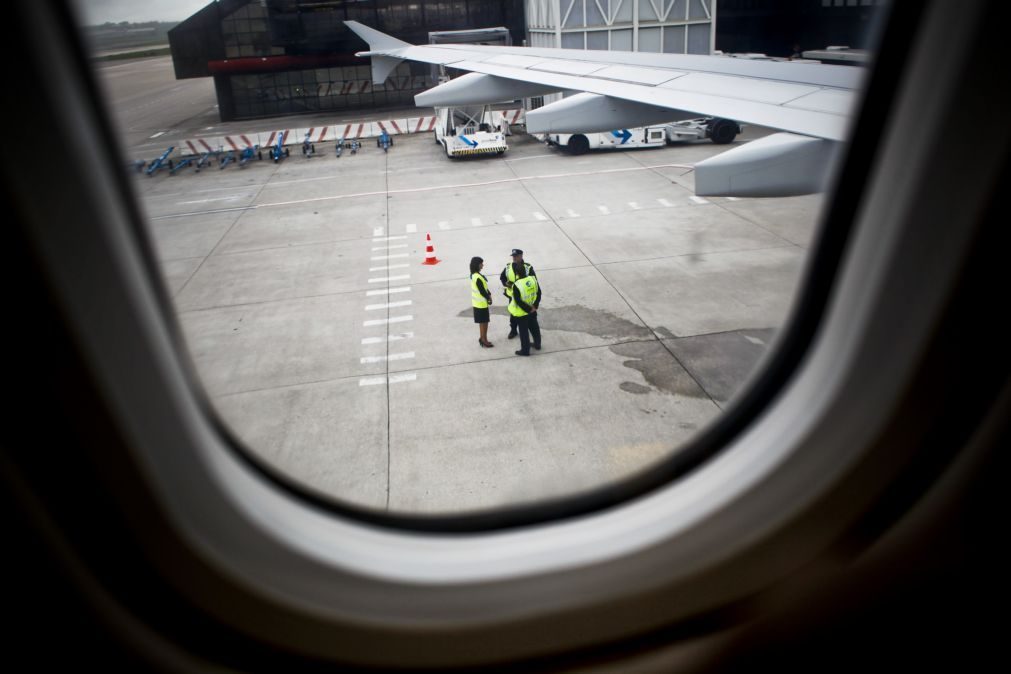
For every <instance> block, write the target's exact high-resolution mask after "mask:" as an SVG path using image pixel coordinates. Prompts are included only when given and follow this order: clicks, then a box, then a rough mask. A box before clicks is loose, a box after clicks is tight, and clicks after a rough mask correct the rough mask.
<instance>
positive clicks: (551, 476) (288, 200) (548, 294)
mask: <svg viewBox="0 0 1011 674" xmlns="http://www.w3.org/2000/svg"><path fill="white" fill-rule="evenodd" d="M415 114H417V113H415ZM251 124H252V125H253V126H256V128H259V126H258V125H256V123H251ZM267 124H269V123H267ZM267 124H264V125H265V126H266V125H267ZM300 124H301V123H300ZM309 124H310V123H306V124H301V125H305V126H307V125H309ZM249 130H251V131H252V130H255V129H253V128H250V129H249ZM765 133H766V131H765V130H763V129H758V128H754V127H751V128H746V129H745V132H744V134H742V135H741V136H740V137H739V138H738V140H737V141H736V143H738V144H739V143H743V142H747V141H748V140H752V139H754V138H757V137H759V136H761V135H764V134H765ZM509 142H510V149H509V151H508V152H507V153H506V154H505V155H504V156H502V157H475V158H468V159H456V160H453V159H449V158H447V157H446V156H445V154H444V152H443V150H442V148H441V146H439V145H437V144H436V143H434V142H433V136H432V135H431V134H415V135H409V136H398V137H396V138H395V144H394V146H393V147H392V148H391V149H390V150H389V152H383V151H382V150H381V149H380V148H377V147H376V146H375V143H370V142H365V143H364V144H363V147H362V149H361V150H360V151H359V152H358V153H357V154H355V155H350V154H349V153H348V152H347V151H345V152H344V154H343V156H342V157H340V158H338V157H336V156H335V153H334V151H333V144H332V143H324V144H322V145H318V146H317V155H316V156H313V157H310V158H306V157H303V156H301V154H299V153H298V152H297V148H293V150H292V154H291V156H290V157H289V158H287V159H285V160H283V161H281V162H279V163H276V164H275V163H273V162H271V161H270V160H269V159H264V160H262V161H256V160H254V161H252V162H250V163H249V164H247V165H246V166H245V167H243V168H239V167H238V166H236V165H235V164H232V165H230V166H228V167H227V168H225V169H223V170H218V169H216V168H212V169H205V170H203V171H201V172H200V173H195V172H192V171H190V170H188V169H187V170H184V171H181V172H179V173H178V174H176V175H173V176H169V175H167V172H165V171H161V172H159V173H157V174H155V175H154V176H150V177H148V176H145V175H142V174H136V178H135V180H134V185H135V187H136V192H137V195H138V197H139V199H140V202H141V204H142V206H143V209H144V210H145V211H146V213H147V215H148V219H149V222H150V227H151V230H150V231H151V234H152V237H153V240H154V241H155V244H156V248H157V251H158V256H159V259H160V262H161V265H162V268H163V270H164V274H165V279H166V285H167V288H168V289H169V293H170V295H171V296H172V298H173V300H174V302H175V306H176V309H177V315H178V319H179V321H180V324H181V326H182V328H183V331H184V334H185V337H186V340H187V343H188V346H189V350H190V354H191V356H192V359H193V361H194V363H195V365H196V369H197V371H198V372H199V375H200V378H201V380H202V383H203V386H204V387H205V388H206V391H207V393H208V395H209V397H210V398H211V399H212V400H213V401H214V404H215V405H216V407H217V409H218V410H219V412H220V414H221V415H222V417H223V419H224V420H225V421H226V422H227V423H228V425H229V426H230V427H231V428H232V429H233V431H234V432H235V434H236V435H237V437H238V438H239V439H240V440H241V442H242V443H243V444H244V446H245V447H246V448H247V449H248V451H249V452H250V453H251V454H253V455H254V456H256V457H257V458H258V459H259V460H261V461H263V462H265V463H266V464H268V465H270V466H271V467H273V468H275V469H277V470H280V471H283V472H284V473H285V474H286V475H288V476H290V477H291V478H292V479H293V480H295V481H296V482H298V483H300V484H301V485H303V486H304V487H305V488H306V489H308V490H310V491H313V492H315V493H317V494H321V495H325V496H327V497H331V498H334V499H338V500H342V501H346V502H350V503H353V504H356V505H359V506H365V507H369V508H375V509H379V510H391V511H400V512H412V513H418V512H421V513H435V512H438V513H447V512H461V511H467V512H470V511H477V510H483V509H487V508H494V507H496V506H499V505H502V504H514V503H529V502H535V501H537V500H540V499H544V498H549V497H557V496H563V495H567V494H573V493H578V492H579V491H581V490H584V489H587V488H591V487H594V486H599V485H602V484H607V483H610V482H611V481H614V480H616V479H621V478H622V477H626V476H629V475H632V474H634V473H636V472H638V471H642V470H649V469H650V467H651V466H652V465H654V464H655V463H656V462H657V461H660V460H662V459H663V458H665V457H668V456H670V455H671V454H672V453H674V452H677V451H679V449H681V448H683V447H684V446H685V444H686V443H687V442H688V441H690V440H691V438H692V437H694V436H695V435H696V434H697V433H698V432H699V431H700V429H703V428H705V427H706V426H707V425H709V424H711V423H712V422H713V420H714V419H716V418H717V417H718V416H719V415H720V414H721V412H722V410H724V409H725V408H726V407H727V406H728V405H730V404H733V400H734V396H735V394H737V393H738V392H739V391H740V390H741V389H742V387H743V386H745V385H746V384H747V381H748V380H749V377H750V376H752V373H753V372H754V371H755V368H756V367H757V366H758V365H759V364H760V361H761V360H762V358H763V356H764V355H765V354H766V353H767V352H768V350H769V348H770V346H771V345H772V344H773V343H774V341H775V338H776V334H777V332H778V331H779V329H780V327H781V326H782V325H783V324H784V321H785V320H786V319H787V317H788V314H789V310H790V306H791V300H792V298H793V296H794V293H795V292H796V288H797V285H798V281H799V278H800V276H801V274H802V271H803V267H804V263H805V259H806V252H807V248H808V246H809V244H810V241H811V239H812V236H813V234H814V231H815V228H816V224H817V222H818V219H819V213H820V210H821V206H822V198H821V197H820V196H808V197H794V198H788V199H728V198H705V199H703V198H699V197H696V196H694V193H693V189H692V188H693V184H692V180H693V173H692V169H691V166H692V165H693V164H694V163H695V162H697V161H700V160H702V159H704V158H706V157H709V156H712V155H714V154H716V153H718V152H721V151H724V150H726V149H728V148H727V147H726V146H716V145H713V144H712V143H709V142H698V143H691V144H682V145H676V146H669V147H665V148H658V149H644V150H632V151H624V152H617V151H601V152H591V153H589V154H586V155H583V156H569V155H567V154H565V153H563V152H560V151H558V150H557V149H555V148H550V147H548V146H546V145H545V144H543V143H540V142H539V141H537V140H536V139H535V138H533V137H531V136H527V135H525V134H517V135H514V136H512V137H511V138H510V141H509ZM429 235H430V236H431V244H432V246H433V249H434V253H435V255H436V257H437V258H438V259H439V260H440V262H439V263H438V264H436V265H425V264H423V263H424V261H425V256H426V244H427V243H428V239H427V237H428V236H429ZM512 248H521V249H523V250H524V251H525V253H526V255H525V259H526V261H527V262H529V263H530V264H532V265H533V266H534V267H535V269H536V271H537V275H538V278H539V279H540V281H541V285H542V287H543V293H544V298H543V302H542V304H541V310H540V312H539V315H540V324H541V330H542V332H543V350H542V351H540V352H534V355H533V356H532V357H530V358H521V357H517V356H515V355H514V354H513V352H514V351H515V350H516V349H517V348H518V344H517V342H518V340H508V339H506V333H507V331H508V320H507V314H506V309H505V300H504V298H503V297H502V295H501V286H500V284H499V281H498V275H499V272H500V271H501V269H502V267H503V266H504V265H505V264H506V263H507V262H508V261H509V259H510V258H509V252H510V250H511V249H512ZM475 255H476V256H480V257H483V258H484V260H485V274H486V275H487V276H488V279H489V282H490V286H491V288H492V291H493V295H494V304H493V306H492V312H491V313H492V320H491V325H490V328H489V338H490V339H491V341H492V342H494V344H495V348H491V349H483V348H481V347H480V346H479V344H478V343H477V338H478V329H477V326H476V325H475V324H474V322H473V318H472V312H471V306H470V285H469V272H468V263H469V260H470V258H471V257H472V256H475Z"/></svg>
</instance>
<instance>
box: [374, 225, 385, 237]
mask: <svg viewBox="0 0 1011 674" xmlns="http://www.w3.org/2000/svg"><path fill="white" fill-rule="evenodd" d="M382 235H383V228H382V227H373V228H372V236H382Z"/></svg>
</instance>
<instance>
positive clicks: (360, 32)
mask: <svg viewBox="0 0 1011 674" xmlns="http://www.w3.org/2000/svg"><path fill="white" fill-rule="evenodd" d="M344 25H345V26H347V27H348V28H350V29H351V30H352V31H354V33H355V35H357V36H358V37H360V38H361V39H363V40H365V41H366V42H368V43H369V50H370V51H386V50H387V49H403V48H404V47H413V46H414V45H413V44H411V43H410V42H404V41H403V40H398V39H397V38H395V37H393V36H392V35H387V34H386V33H380V32H379V31H378V30H376V29H375V28H369V27H368V26H366V25H364V24H361V23H358V22H357V21H345V22H344Z"/></svg>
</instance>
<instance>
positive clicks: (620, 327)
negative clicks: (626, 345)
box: [538, 304, 653, 339]
mask: <svg viewBox="0 0 1011 674" xmlns="http://www.w3.org/2000/svg"><path fill="white" fill-rule="evenodd" d="M538 322H539V323H540V325H541V330H561V331H564V332H581V333H583V334H587V335H593V336H594V337H600V338H601V339H652V338H653V333H652V331H651V330H650V329H649V328H647V327H646V326H644V325H641V324H639V323H633V322H632V321H630V320H628V319H625V318H622V317H620V316H615V315H614V314H612V313H611V312H609V311H604V310H602V309H590V308H588V307H583V306H579V305H578V304H576V305H569V306H564V307H545V309H544V315H543V316H541V315H540V313H538Z"/></svg>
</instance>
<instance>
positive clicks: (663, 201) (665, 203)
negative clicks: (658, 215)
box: [657, 199, 674, 208]
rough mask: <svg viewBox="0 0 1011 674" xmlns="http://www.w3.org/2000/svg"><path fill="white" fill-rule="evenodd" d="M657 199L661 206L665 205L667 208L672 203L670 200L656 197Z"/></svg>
mask: <svg viewBox="0 0 1011 674" xmlns="http://www.w3.org/2000/svg"><path fill="white" fill-rule="evenodd" d="M657 201H659V202H660V205H661V206H666V207H667V208H670V207H671V206H673V205H674V204H672V203H671V202H669V201H667V200H666V199H657Z"/></svg>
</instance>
